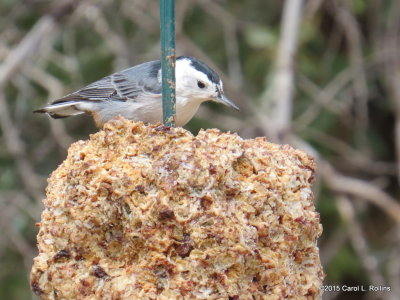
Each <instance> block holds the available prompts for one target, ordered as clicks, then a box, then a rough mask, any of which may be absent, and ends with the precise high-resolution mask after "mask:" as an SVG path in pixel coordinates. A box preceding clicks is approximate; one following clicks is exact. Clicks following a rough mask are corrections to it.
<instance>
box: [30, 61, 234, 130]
mask: <svg viewBox="0 0 400 300" xmlns="http://www.w3.org/2000/svg"><path fill="white" fill-rule="evenodd" d="M175 66H176V68H175V77H176V125H177V126H184V125H185V124H187V123H188V122H189V121H190V120H191V119H192V118H193V116H194V115H195V113H196V112H197V110H198V108H199V106H200V104H201V103H203V102H206V101H215V102H219V103H222V104H225V105H227V106H229V107H232V108H234V109H236V110H239V107H238V106H237V105H236V104H234V103H233V102H232V101H231V100H230V99H229V98H228V97H226V96H225V94H224V90H223V82H222V80H221V78H220V76H219V75H218V74H217V73H216V72H215V71H214V70H212V69H211V68H210V67H209V66H208V65H207V64H205V63H204V62H202V61H201V60H199V59H197V58H195V57H190V56H179V57H177V58H176V64H175ZM33 112H35V113H46V114H48V115H49V116H50V117H52V118H54V119H59V118H66V117H69V116H75V115H80V114H84V113H86V114H89V115H91V116H92V117H93V119H94V122H95V124H96V126H97V127H99V128H102V127H103V125H104V124H105V123H106V122H107V121H109V120H111V119H112V118H114V117H116V116H117V115H121V116H123V117H125V118H127V119H130V120H134V121H142V122H144V123H150V124H156V123H158V122H160V123H162V121H163V117H162V115H163V114H162V83H161V61H160V60H154V61H149V62H145V63H142V64H139V65H136V66H134V67H131V68H128V69H125V70H122V71H120V72H116V73H114V74H112V75H109V76H107V77H104V78H102V79H100V80H98V81H95V82H93V83H91V84H89V85H87V86H85V87H83V88H82V89H80V90H77V91H75V92H73V93H71V94H68V95H66V96H64V97H62V98H59V99H56V100H54V101H52V102H50V103H49V104H48V105H47V106H45V107H43V108H40V109H37V110H34V111H33Z"/></svg>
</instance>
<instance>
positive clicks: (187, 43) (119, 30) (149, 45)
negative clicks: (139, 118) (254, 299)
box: [0, 0, 400, 300]
mask: <svg viewBox="0 0 400 300" xmlns="http://www.w3.org/2000/svg"><path fill="white" fill-rule="evenodd" d="M176 15H177V20H176V26H177V29H176V30H177V54H178V55H191V56H196V57H197V58H199V59H201V60H203V61H205V62H206V63H207V64H209V65H210V66H211V67H212V68H214V69H215V70H216V71H217V72H218V73H220V74H221V75H222V78H223V80H224V82H225V91H226V94H227V95H228V96H229V97H230V98H231V99H233V101H234V102H235V103H236V104H238V105H239V106H240V107H241V109H242V110H241V111H240V112H236V111H234V110H229V109H227V108H226V107H224V106H221V105H216V104H212V103H208V104H205V105H202V107H201V109H200V110H199V112H198V114H197V115H196V117H195V118H194V119H193V120H192V121H191V122H190V123H189V124H188V125H186V128H187V129H189V130H190V131H192V132H193V133H194V134H196V133H197V132H198V130H199V129H200V128H211V127H217V128H219V129H221V130H225V131H226V130H230V131H235V132H238V133H239V134H240V135H241V136H242V137H244V138H253V137H256V136H266V137H267V138H268V139H269V140H271V141H274V142H277V143H287V144H290V145H292V146H293V147H296V148H300V149H303V150H305V151H306V152H308V153H309V154H311V155H312V156H314V157H315V158H316V160H317V163H318V173H317V177H316V178H317V181H316V183H315V184H314V191H315V203H316V207H317V210H318V211H319V212H320V214H321V222H322V224H323V227H324V232H323V235H322V236H321V238H320V240H319V245H320V250H321V261H322V263H323V266H324V270H325V273H326V280H325V284H326V285H335V286H336V285H339V286H343V285H347V286H361V285H364V287H365V288H368V287H369V285H372V286H376V287H379V286H381V287H382V286H387V287H390V289H391V291H390V292H379V291H374V292H372V291H367V292H326V293H325V294H324V296H323V299H400V284H399V283H400V226H399V225H400V202H399V180H400V39H399V38H400V1H398V0H325V1H324V0H308V1H305V0H304V1H302V0H287V1H273V0H269V1H257V0H248V1H227V0H214V1H211V0H177V1H176ZM159 57H160V44H159V10H158V1H156V0H131V1H123V0H100V1H94V0H81V1H77V0H69V1H48V0H47V1H46V0H25V1H22V0H21V1H17V0H0V143H1V147H0V230H1V234H0V298H1V299H10V300H12V299H17V300H19V299H22V300H24V299H35V298H34V296H32V294H31V292H30V287H29V272H30V268H31V264H32V258H33V257H34V256H35V255H36V252H37V249H36V234H37V228H36V227H35V223H36V222H39V221H40V213H41V210H42V209H43V206H42V202H41V201H42V199H43V198H44V197H45V194H44V189H45V187H46V178H47V177H48V176H49V174H50V173H51V172H52V171H53V170H55V169H56V168H57V166H58V165H59V164H60V163H61V162H62V161H63V160H64V159H65V157H66V155H67V149H68V147H69V145H70V144H71V143H73V142H75V141H77V140H79V139H87V138H88V137H89V134H91V133H95V132H96V131H97V129H96V128H95V126H94V125H93V122H92V120H91V119H90V118H89V117H85V116H79V117H74V118H69V119H63V120H53V119H49V118H48V117H46V116H44V115H35V114H32V113H31V112H32V110H33V109H36V108H39V107H41V106H43V105H44V104H45V103H47V102H49V101H50V100H52V99H55V98H58V97H61V96H63V95H65V94H67V93H69V92H72V91H74V90H76V89H78V88H81V87H83V86H84V85H86V84H89V83H91V82H92V81H95V80H97V79H100V78H102V77H103V76H106V75H108V74H110V73H112V72H115V71H118V70H121V69H124V68H127V67H129V66H133V65H136V64H138V63H141V62H144V61H148V60H154V59H159Z"/></svg>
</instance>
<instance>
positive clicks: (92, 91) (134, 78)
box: [51, 61, 161, 104]
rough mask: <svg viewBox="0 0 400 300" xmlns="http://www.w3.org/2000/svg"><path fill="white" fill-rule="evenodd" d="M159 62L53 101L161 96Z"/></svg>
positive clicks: (108, 78) (99, 81) (131, 99)
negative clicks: (148, 95)
mask: <svg viewBox="0 0 400 300" xmlns="http://www.w3.org/2000/svg"><path fill="white" fill-rule="evenodd" d="M160 68H161V63H160V61H151V62H147V63H143V64H140V65H137V66H135V67H132V68H129V69H126V70H123V71H121V72H117V73H114V74H112V75H110V76H107V77H104V78H103V79H100V80H98V81H95V82H93V83H91V84H89V85H88V86H86V87H84V88H82V89H80V90H78V91H76V92H74V93H71V94H69V95H67V96H65V97H62V98H60V99H57V100H55V101H53V102H52V103H51V104H57V103H62V102H69V101H105V100H110V101H128V100H129V101H134V100H135V99H136V98H138V97H139V96H143V95H146V94H153V95H154V94H161V83H160V80H159V79H160V77H159V70H160Z"/></svg>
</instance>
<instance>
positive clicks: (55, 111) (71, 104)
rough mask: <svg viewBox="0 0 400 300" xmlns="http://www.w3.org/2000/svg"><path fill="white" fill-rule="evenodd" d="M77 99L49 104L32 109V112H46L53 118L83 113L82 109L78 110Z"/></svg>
mask: <svg viewBox="0 0 400 300" xmlns="http://www.w3.org/2000/svg"><path fill="white" fill-rule="evenodd" d="M79 104H82V103H81V102H78V101H68V102H61V103H54V104H49V105H47V106H45V107H43V108H40V109H37V110H34V111H33V112H34V113H47V114H48V115H49V116H50V117H52V118H54V119H60V118H66V117H70V116H75V115H80V114H83V113H84V111H82V110H80V109H79V108H78V107H79Z"/></svg>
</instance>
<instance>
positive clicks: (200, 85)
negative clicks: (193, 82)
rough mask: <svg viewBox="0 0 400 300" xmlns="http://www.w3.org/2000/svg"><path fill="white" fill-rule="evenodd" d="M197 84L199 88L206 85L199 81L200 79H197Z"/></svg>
mask: <svg viewBox="0 0 400 300" xmlns="http://www.w3.org/2000/svg"><path fill="white" fill-rule="evenodd" d="M197 86H198V87H199V88H201V89H204V88H205V87H206V85H205V84H204V82H202V81H200V80H198V81H197Z"/></svg>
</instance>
